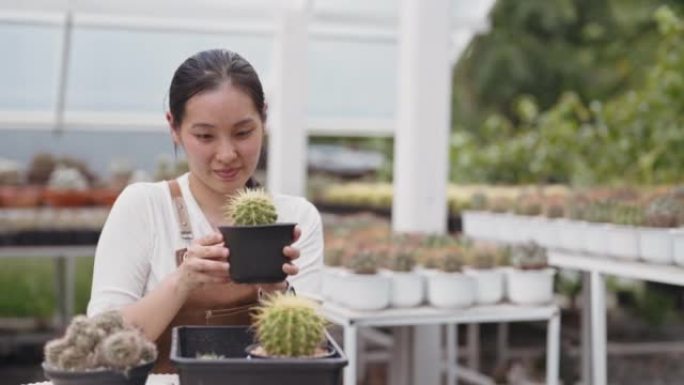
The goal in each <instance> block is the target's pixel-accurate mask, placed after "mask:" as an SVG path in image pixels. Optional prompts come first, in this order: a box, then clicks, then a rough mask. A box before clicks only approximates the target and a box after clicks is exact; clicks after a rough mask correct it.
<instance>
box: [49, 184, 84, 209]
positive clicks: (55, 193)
mask: <svg viewBox="0 0 684 385" xmlns="http://www.w3.org/2000/svg"><path fill="white" fill-rule="evenodd" d="M43 200H44V201H45V203H46V204H47V205H48V206H52V207H80V206H88V205H90V204H92V202H93V201H92V199H91V197H90V193H89V192H88V191H79V190H54V189H50V188H46V189H45V193H44V194H43Z"/></svg>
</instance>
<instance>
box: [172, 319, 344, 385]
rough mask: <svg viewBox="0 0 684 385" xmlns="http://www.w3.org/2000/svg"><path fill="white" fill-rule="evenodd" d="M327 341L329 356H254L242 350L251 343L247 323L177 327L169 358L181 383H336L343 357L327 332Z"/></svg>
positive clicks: (252, 339) (251, 384)
mask: <svg viewBox="0 0 684 385" xmlns="http://www.w3.org/2000/svg"><path fill="white" fill-rule="evenodd" d="M326 339H327V346H328V349H330V350H331V351H332V352H333V354H332V355H331V356H330V357H324V358H272V359H255V358H251V357H248V356H247V353H246V352H245V348H246V347H247V346H248V345H251V344H252V343H253V342H254V334H253V332H252V330H251V329H250V327H249V326H180V327H175V328H174V329H173V333H172V344H171V362H172V363H173V364H174V365H175V366H176V368H177V369H178V376H179V378H180V383H181V384H183V385H200V384H202V385H224V384H225V385H227V384H250V385H261V384H279V385H337V384H338V383H339V380H340V375H341V374H342V368H344V367H345V366H346V365H347V358H346V357H345V356H344V353H343V352H342V350H341V349H340V347H339V346H338V345H337V343H335V341H334V340H333V339H332V338H330V336H329V335H327V333H326ZM207 354H208V355H210V357H211V358H203V357H202V356H203V355H207Z"/></svg>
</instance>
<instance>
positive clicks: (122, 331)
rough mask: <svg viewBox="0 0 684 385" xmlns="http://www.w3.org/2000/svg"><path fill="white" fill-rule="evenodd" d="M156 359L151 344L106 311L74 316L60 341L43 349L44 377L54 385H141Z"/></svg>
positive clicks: (116, 314)
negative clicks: (87, 315) (88, 316)
mask: <svg viewBox="0 0 684 385" xmlns="http://www.w3.org/2000/svg"><path fill="white" fill-rule="evenodd" d="M156 359H157V348H156V346H155V345H154V343H152V342H150V341H148V340H146V339H145V337H144V336H143V335H142V333H141V332H140V331H139V330H138V329H135V328H133V327H130V326H128V325H126V324H125V323H124V320H123V318H122V317H121V313H119V312H118V311H109V312H105V313H102V314H100V315H97V316H95V317H93V318H87V317H85V316H76V317H74V319H73V320H72V321H71V323H70V324H69V327H68V328H67V330H66V333H65V335H64V336H63V337H62V338H59V339H55V340H52V341H49V342H48V343H47V344H46V345H45V361H44V362H43V371H44V373H45V376H46V377H47V378H48V379H50V380H51V381H52V383H53V384H55V385H80V384H95V385H97V384H107V385H128V384H130V385H143V384H145V381H146V380H147V376H148V374H149V372H150V370H151V369H152V366H153V365H154V362H155V360H156Z"/></svg>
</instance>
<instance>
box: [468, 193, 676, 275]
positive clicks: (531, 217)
mask: <svg viewBox="0 0 684 385" xmlns="http://www.w3.org/2000/svg"><path fill="white" fill-rule="evenodd" d="M478 199H479V201H478V202H476V204H474V205H473V207H476V208H478V209H479V210H469V211H465V212H464V213H463V216H462V219H463V229H464V233H466V234H468V235H469V236H472V237H474V238H477V239H486V240H490V241H496V242H505V243H520V242H527V241H529V240H533V241H535V242H538V243H539V244H541V245H542V246H544V247H547V248H552V249H554V248H555V249H565V250H571V251H578V252H583V253H589V254H592V255H596V256H600V257H603V256H608V257H613V258H617V259H622V260H642V261H645V262H649V263H657V264H670V263H676V264H678V265H682V266H684V190H682V189H681V188H679V189H672V190H669V191H665V192H662V193H659V194H657V195H653V196H643V195H636V194H627V195H626V196H624V195H623V196H619V195H618V196H603V197H598V198H595V199H591V198H587V197H586V196H575V197H573V198H571V199H565V200H559V199H555V198H554V197H547V198H546V199H544V198H541V197H538V196H537V197H531V196H526V197H519V198H518V199H517V200H516V201H515V202H513V201H506V200H502V199H495V200H491V201H488V200H487V199H486V198H485V197H479V198H478Z"/></svg>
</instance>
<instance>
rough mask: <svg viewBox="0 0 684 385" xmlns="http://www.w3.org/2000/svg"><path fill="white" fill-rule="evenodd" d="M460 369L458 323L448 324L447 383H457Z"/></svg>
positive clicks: (451, 384)
mask: <svg viewBox="0 0 684 385" xmlns="http://www.w3.org/2000/svg"><path fill="white" fill-rule="evenodd" d="M457 370H458V324H452V323H450V324H447V325H446V371H447V385H457V384H456V379H457V378H458V377H457V374H458V373H456V371H457Z"/></svg>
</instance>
